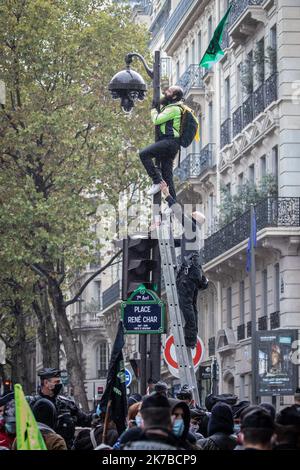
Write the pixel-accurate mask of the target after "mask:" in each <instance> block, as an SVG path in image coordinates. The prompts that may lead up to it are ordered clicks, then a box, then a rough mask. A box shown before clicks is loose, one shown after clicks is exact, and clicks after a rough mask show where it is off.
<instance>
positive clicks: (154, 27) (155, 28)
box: [149, 0, 171, 41]
mask: <svg viewBox="0 0 300 470" xmlns="http://www.w3.org/2000/svg"><path fill="white" fill-rule="evenodd" d="M170 9H171V1H170V0H165V2H164V3H163V5H162V7H161V10H160V12H159V13H158V15H157V16H156V17H155V18H154V21H153V22H152V24H151V25H150V28H149V31H150V33H151V36H152V37H151V41H154V40H155V38H156V36H157V35H158V34H159V32H160V31H162V30H163V28H164V26H165V24H166V23H167V21H168V19H169V16H170Z"/></svg>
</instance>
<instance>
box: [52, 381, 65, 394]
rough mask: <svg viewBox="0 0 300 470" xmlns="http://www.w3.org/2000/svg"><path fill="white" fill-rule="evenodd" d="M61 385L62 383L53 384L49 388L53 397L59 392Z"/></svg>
mask: <svg viewBox="0 0 300 470" xmlns="http://www.w3.org/2000/svg"><path fill="white" fill-rule="evenodd" d="M62 387H63V384H55V385H54V387H53V388H52V389H51V391H52V392H53V393H54V396H55V397H56V396H57V395H58V394H59V392H60V391H61V389H62Z"/></svg>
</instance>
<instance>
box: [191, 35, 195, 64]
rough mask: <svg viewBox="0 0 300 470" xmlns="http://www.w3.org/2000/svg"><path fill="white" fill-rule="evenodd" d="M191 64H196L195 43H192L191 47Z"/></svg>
mask: <svg viewBox="0 0 300 470" xmlns="http://www.w3.org/2000/svg"><path fill="white" fill-rule="evenodd" d="M191 64H196V51H195V41H194V40H193V41H192V47H191Z"/></svg>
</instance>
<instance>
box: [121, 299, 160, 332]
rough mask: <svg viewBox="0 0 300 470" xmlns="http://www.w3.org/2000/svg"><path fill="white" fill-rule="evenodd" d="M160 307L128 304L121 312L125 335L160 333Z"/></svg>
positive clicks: (156, 305)
mask: <svg viewBox="0 0 300 470" xmlns="http://www.w3.org/2000/svg"><path fill="white" fill-rule="evenodd" d="M162 320H163V315H162V306H161V305H158V304H148V305H145V304H144V305H143V304H139V305H133V304H129V305H126V306H125V307H124V310H123V324H124V331H125V333H162V332H163V321H162Z"/></svg>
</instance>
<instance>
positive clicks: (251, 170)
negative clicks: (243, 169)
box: [248, 165, 255, 184]
mask: <svg viewBox="0 0 300 470" xmlns="http://www.w3.org/2000/svg"><path fill="white" fill-rule="evenodd" d="M248 179H249V182H250V183H252V184H254V182H255V169H254V165H250V166H249V177H248Z"/></svg>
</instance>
